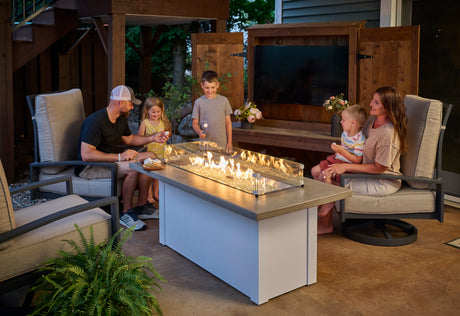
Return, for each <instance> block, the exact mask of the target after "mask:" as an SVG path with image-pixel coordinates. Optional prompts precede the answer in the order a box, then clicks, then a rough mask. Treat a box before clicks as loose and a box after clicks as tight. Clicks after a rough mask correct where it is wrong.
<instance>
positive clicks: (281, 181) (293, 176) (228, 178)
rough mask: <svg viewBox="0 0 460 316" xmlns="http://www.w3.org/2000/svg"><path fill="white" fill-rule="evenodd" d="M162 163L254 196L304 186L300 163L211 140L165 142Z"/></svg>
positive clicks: (302, 167)
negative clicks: (219, 144) (229, 149)
mask: <svg viewBox="0 0 460 316" xmlns="http://www.w3.org/2000/svg"><path fill="white" fill-rule="evenodd" d="M204 149H205V150H204ZM165 162H166V163H167V164H170V165H172V166H175V167H177V168H180V169H183V170H186V171H189V172H191V173H194V174H197V175H199V176H202V177H205V178H208V179H211V180H214V181H217V182H220V183H223V184H225V185H228V186H230V187H233V188H236V189H239V190H242V191H245V192H247V193H251V194H254V195H256V196H259V195H264V194H267V193H271V192H277V191H280V190H285V189H289V188H293V187H297V186H302V185H303V169H304V166H303V164H300V163H297V162H293V161H290V160H284V159H282V158H277V157H273V156H269V155H265V154H261V153H256V152H252V151H249V150H244V149H240V148H236V147H234V148H233V151H232V152H230V153H229V152H227V151H226V150H225V148H220V147H218V146H217V144H215V143H212V142H208V143H207V144H206V146H203V144H202V143H201V142H190V143H181V144H174V145H168V146H166V147H165Z"/></svg>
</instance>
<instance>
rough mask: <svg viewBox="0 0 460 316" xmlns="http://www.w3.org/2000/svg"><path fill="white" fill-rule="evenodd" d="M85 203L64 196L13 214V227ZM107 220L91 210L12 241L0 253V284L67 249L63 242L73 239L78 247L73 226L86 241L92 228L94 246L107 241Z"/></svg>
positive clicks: (76, 233)
mask: <svg viewBox="0 0 460 316" xmlns="http://www.w3.org/2000/svg"><path fill="white" fill-rule="evenodd" d="M86 202H87V201H86V200H85V199H83V198H81V197H79V196H77V195H68V196H65V197H62V198H59V199H55V200H51V201H49V202H45V203H41V204H36V205H33V206H31V207H28V208H24V209H21V210H18V211H16V212H15V218H16V224H17V225H18V226H21V225H24V224H26V223H29V222H31V221H33V220H35V219H38V218H41V217H44V216H46V215H48V214H51V213H54V212H57V211H60V210H63V209H66V208H69V207H72V206H75V205H79V204H83V203H86ZM110 218H111V217H110V215H109V214H107V213H106V212H104V211H103V210H101V209H100V208H95V209H92V210H88V211H85V212H82V213H79V214H75V215H72V216H69V217H66V218H63V219H61V220H59V221H56V222H53V223H50V224H48V225H45V226H43V227H40V228H38V229H36V230H34V231H32V232H29V233H27V234H24V235H22V236H19V237H17V238H15V239H13V242H12V245H11V246H10V247H9V248H7V249H4V250H2V251H0V262H1V263H2V268H1V269H0V282H1V281H3V280H6V279H9V278H12V277H15V276H17V275H21V274H23V273H26V272H29V271H33V270H35V269H36V268H37V264H41V263H44V262H45V261H46V260H47V259H49V258H51V257H55V256H57V255H58V250H66V251H69V250H71V248H70V247H69V245H68V244H67V243H65V242H63V241H62V240H64V239H69V240H74V241H76V242H77V244H80V243H79V241H80V236H79V234H78V232H77V231H76V230H75V227H74V224H77V225H78V226H79V227H80V229H81V230H82V231H83V233H84V234H85V236H87V238H89V227H90V226H92V227H93V230H94V239H95V241H96V242H97V243H98V242H101V241H104V240H106V239H108V238H109V236H111V226H110Z"/></svg>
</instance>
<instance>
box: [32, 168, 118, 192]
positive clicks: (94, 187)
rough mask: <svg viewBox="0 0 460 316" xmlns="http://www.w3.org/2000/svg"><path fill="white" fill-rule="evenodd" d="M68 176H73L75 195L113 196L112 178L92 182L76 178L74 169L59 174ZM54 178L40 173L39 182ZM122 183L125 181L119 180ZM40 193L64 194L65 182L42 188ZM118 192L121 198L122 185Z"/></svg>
mask: <svg viewBox="0 0 460 316" xmlns="http://www.w3.org/2000/svg"><path fill="white" fill-rule="evenodd" d="M66 175H70V176H72V187H73V193H75V194H78V195H83V196H94V197H100V196H111V195H112V191H111V189H112V185H111V183H112V181H111V179H110V178H107V179H92V180H88V179H84V178H80V177H77V176H75V174H74V170H73V168H71V169H67V170H64V171H62V172H61V173H59V176H66ZM54 177H55V176H54V175H50V174H45V173H40V175H39V180H40V181H43V180H46V179H52V178H54ZM122 181H123V180H122V179H119V183H120V184H121V183H122ZM40 191H42V192H52V193H58V194H63V193H64V192H66V187H65V182H60V183H55V184H51V185H47V186H42V187H40ZM117 191H118V192H117V193H118V195H117V196H121V185H118V186H117Z"/></svg>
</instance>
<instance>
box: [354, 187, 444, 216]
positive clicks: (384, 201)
mask: <svg viewBox="0 0 460 316" xmlns="http://www.w3.org/2000/svg"><path fill="white" fill-rule="evenodd" d="M435 201H436V195H435V193H434V192H431V191H429V190H418V189H413V188H411V187H409V186H407V185H404V186H403V187H402V188H401V189H400V190H399V191H397V192H396V193H393V194H390V195H387V196H370V195H360V194H356V193H353V195H352V196H351V197H350V198H348V199H345V210H346V213H359V214H398V213H406V214H407V213H431V212H434V211H435ZM396 206H397V207H396Z"/></svg>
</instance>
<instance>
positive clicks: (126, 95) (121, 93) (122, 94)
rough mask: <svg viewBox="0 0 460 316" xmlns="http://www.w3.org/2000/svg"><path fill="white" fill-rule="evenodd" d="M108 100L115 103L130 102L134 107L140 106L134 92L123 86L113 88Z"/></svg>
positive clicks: (139, 101)
mask: <svg viewBox="0 0 460 316" xmlns="http://www.w3.org/2000/svg"><path fill="white" fill-rule="evenodd" d="M110 99H112V100H117V101H131V102H132V103H134V104H136V105H140V104H141V103H142V101H141V100H139V99H137V98H136V97H135V96H134V90H133V89H132V88H130V87H127V86H124V85H119V86H116V87H115V88H113V89H112V93H111V94H110Z"/></svg>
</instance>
